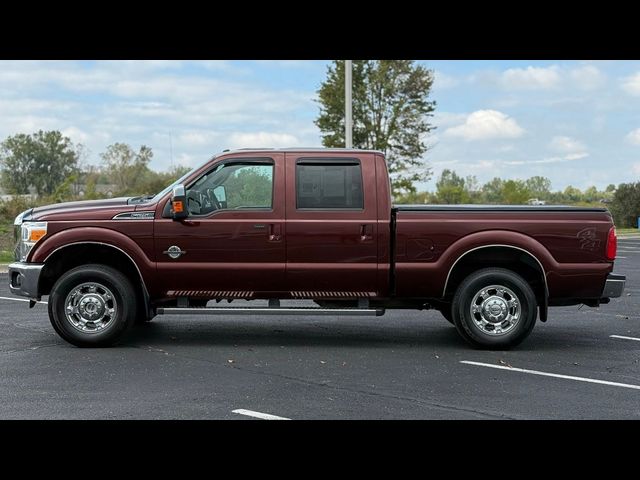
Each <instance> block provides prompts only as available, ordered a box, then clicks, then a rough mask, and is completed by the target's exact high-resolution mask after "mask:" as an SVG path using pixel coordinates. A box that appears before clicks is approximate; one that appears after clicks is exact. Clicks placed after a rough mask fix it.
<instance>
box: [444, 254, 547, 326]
mask: <svg viewBox="0 0 640 480" xmlns="http://www.w3.org/2000/svg"><path fill="white" fill-rule="evenodd" d="M486 267H501V268H506V269H508V270H511V271H513V272H515V273H518V274H519V275H521V276H522V277H523V278H525V280H527V281H528V282H529V283H530V284H531V286H532V288H533V289H534V293H535V294H536V298H537V300H538V305H539V307H540V320H541V321H546V319H547V308H548V301H549V300H548V299H549V286H548V283H547V270H546V269H545V267H544V265H543V263H542V261H541V260H540V259H539V258H538V257H537V256H536V255H534V254H533V253H532V252H531V251H529V250H527V249H526V248H522V247H519V246H516V245H512V244H503V243H493V244H486V245H479V246H476V247H473V248H469V249H467V250H465V251H464V252H463V253H461V254H460V255H458V256H457V258H456V259H455V261H454V262H453V263H452V264H451V267H450V268H449V271H448V273H447V277H446V280H445V283H444V287H443V289H442V298H448V297H449V296H451V295H453V293H454V292H455V289H456V288H457V287H458V285H460V283H461V282H462V280H463V279H464V278H465V276H466V275H467V274H468V273H470V272H471V271H476V270H479V269H481V268H486Z"/></svg>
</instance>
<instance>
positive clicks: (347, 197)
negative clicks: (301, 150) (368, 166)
mask: <svg viewBox="0 0 640 480" xmlns="http://www.w3.org/2000/svg"><path fill="white" fill-rule="evenodd" d="M296 208H297V209H298V210H362V209H364V192H363V188H362V166H361V165H360V161H359V160H358V159H355V158H354V159H314V158H301V159H298V160H297V161H296Z"/></svg>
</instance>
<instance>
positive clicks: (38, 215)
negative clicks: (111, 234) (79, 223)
mask: <svg viewBox="0 0 640 480" xmlns="http://www.w3.org/2000/svg"><path fill="white" fill-rule="evenodd" d="M127 200H129V197H120V198H107V199H104V200H82V201H78V202H65V203H54V204H51V205H45V206H42V207H36V208H34V209H33V210H32V211H31V212H30V213H29V214H27V215H25V217H29V218H28V219H29V220H103V219H110V218H112V217H113V215H115V214H117V213H120V212H129V211H133V210H135V205H128V204H127ZM26 219H27V218H25V220H26Z"/></svg>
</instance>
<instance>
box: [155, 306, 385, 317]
mask: <svg viewBox="0 0 640 480" xmlns="http://www.w3.org/2000/svg"><path fill="white" fill-rule="evenodd" d="M156 314H158V315H252V314H258V315H352V316H361V317H379V316H381V315H384V308H316V307H245V308H239V307H209V308H207V307H205V308H198V307H167V308H164V307H158V308H157V309H156Z"/></svg>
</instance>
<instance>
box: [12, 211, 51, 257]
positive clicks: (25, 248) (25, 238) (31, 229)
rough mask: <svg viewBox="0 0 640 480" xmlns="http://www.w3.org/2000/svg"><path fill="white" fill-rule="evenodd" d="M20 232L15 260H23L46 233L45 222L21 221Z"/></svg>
mask: <svg viewBox="0 0 640 480" xmlns="http://www.w3.org/2000/svg"><path fill="white" fill-rule="evenodd" d="M16 220H17V219H16ZM20 233H21V234H20V241H19V242H18V246H17V248H16V260H18V261H19V262H24V261H25V260H26V259H27V255H29V252H30V251H31V249H32V248H33V246H34V245H35V244H36V243H37V242H38V240H40V239H41V238H42V237H44V236H45V235H46V234H47V222H22V225H21V232H20Z"/></svg>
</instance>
